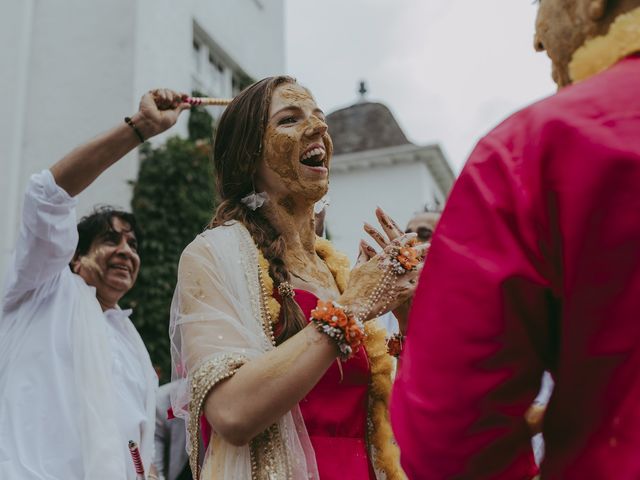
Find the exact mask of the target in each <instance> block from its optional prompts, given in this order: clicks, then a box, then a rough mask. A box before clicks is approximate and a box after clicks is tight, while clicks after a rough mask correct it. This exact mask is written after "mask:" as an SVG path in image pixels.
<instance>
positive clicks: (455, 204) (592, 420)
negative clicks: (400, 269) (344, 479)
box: [391, 0, 640, 480]
mask: <svg viewBox="0 0 640 480" xmlns="http://www.w3.org/2000/svg"><path fill="white" fill-rule="evenodd" d="M536 27H537V28H536V30H537V33H536V39H535V45H536V48H537V49H538V50H546V51H547V53H548V55H549V56H550V57H551V60H552V62H553V71H554V73H553V77H554V79H555V81H556V82H557V84H558V86H559V87H560V91H559V92H558V93H557V94H556V95H554V96H552V97H550V98H547V99H545V100H543V101H541V102H539V103H536V104H534V105H531V106H529V107H528V108H525V109H524V110H522V111H520V112H518V113H516V114H515V115H513V116H512V117H511V118H509V119H508V120H506V121H505V122H504V123H502V124H501V125H499V126H498V127H497V128H496V129H494V130H493V131H492V132H491V133H489V134H488V135H487V136H486V137H485V138H483V139H482V140H480V142H479V143H478V145H477V147H476V148H475V150H474V152H473V153H472V155H471V157H470V158H469V160H468V162H467V164H466V166H465V168H464V170H463V171H462V173H461V175H460V178H459V179H458V181H457V183H456V185H455V187H454V189H453V191H452V193H451V196H450V199H449V201H448V203H447V207H446V209H445V211H444V213H443V216H442V218H441V220H440V223H439V225H438V229H437V231H436V233H435V235H434V238H433V243H432V246H431V250H430V253H429V256H428V258H427V261H426V264H425V268H424V270H423V272H422V275H421V279H420V282H419V284H418V289H417V292H416V295H415V298H414V301H413V307H412V311H411V316H410V319H409V328H408V335H407V340H406V342H405V348H404V351H403V353H402V355H401V359H400V366H399V374H398V377H397V380H396V383H395V387H394V392H393V397H392V407H391V416H392V422H393V428H394V432H395V435H396V439H397V441H398V444H399V446H400V448H401V461H402V466H403V468H404V470H405V472H406V474H407V475H408V477H409V478H415V479H424V480H430V479H446V478H456V479H471V478H472V479H484V478H492V479H527V478H532V477H534V476H535V475H537V474H538V469H537V467H536V466H535V463H534V459H533V455H532V451H531V444H530V436H531V433H532V432H531V431H530V428H529V426H528V424H527V422H526V420H525V413H526V412H527V409H528V408H529V406H530V405H531V403H532V401H533V400H534V398H535V397H536V394H537V393H538V390H539V388H540V381H541V378H542V374H543V371H545V370H548V371H549V372H551V374H552V376H553V379H554V381H555V389H554V392H553V394H552V396H551V399H550V403H549V405H548V407H547V410H546V414H545V417H544V422H543V428H542V429H543V434H544V437H545V442H546V456H545V459H544V461H543V463H542V465H541V468H540V473H541V478H543V479H545V480H554V479H563V480H572V479H580V480H589V479H603V480H604V479H616V480H631V479H638V478H640V95H639V94H638V92H639V91H640V54H639V52H640V1H638V0H618V1H607V0H542V2H540V6H539V14H538V20H537V25H536Z"/></svg>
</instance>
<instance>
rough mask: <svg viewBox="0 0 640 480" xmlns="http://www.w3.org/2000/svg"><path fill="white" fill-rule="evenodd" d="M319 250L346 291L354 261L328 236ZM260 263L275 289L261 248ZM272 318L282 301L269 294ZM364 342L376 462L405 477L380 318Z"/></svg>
mask: <svg viewBox="0 0 640 480" xmlns="http://www.w3.org/2000/svg"><path fill="white" fill-rule="evenodd" d="M315 249H316V253H317V254H318V256H319V257H320V258H321V259H322V260H323V261H324V262H325V264H326V265H327V267H328V268H329V271H330V272H331V274H332V275H333V277H334V278H335V281H336V284H337V285H338V289H339V290H340V291H341V292H343V291H344V290H345V289H346V288H347V283H348V281H349V273H350V272H351V262H349V258H348V257H347V256H346V255H344V254H343V253H340V252H338V251H337V250H335V249H334V248H333V245H332V244H331V242H329V241H328V240H326V239H324V238H319V237H318V238H316V244H315ZM258 264H259V266H260V274H261V276H262V278H263V281H264V286H265V290H266V291H267V292H273V288H274V283H273V279H271V277H270V276H269V262H268V261H267V260H266V259H265V258H264V256H263V255H262V252H260V251H259V250H258ZM266 307H267V309H268V311H269V316H270V317H271V319H275V320H272V321H277V319H278V318H279V316H280V303H278V301H277V300H276V299H275V298H274V297H273V295H269V296H268V299H267V305H266ZM365 335H366V337H365V340H364V345H365V349H366V351H367V357H368V359H369V366H370V368H371V385H370V388H369V412H368V416H369V420H370V422H371V425H372V427H373V428H372V430H371V432H370V434H369V439H368V440H369V444H370V447H371V451H372V458H373V465H374V466H375V468H376V469H378V470H380V471H382V472H383V473H384V474H385V478H387V480H404V479H406V478H407V477H406V476H405V474H404V472H403V471H402V468H401V467H400V450H399V449H398V446H397V445H396V444H395V441H394V438H393V433H392V431H391V422H390V420H389V397H390V395H391V385H392V383H393V380H392V375H393V359H392V357H391V356H389V355H388V354H387V342H386V335H387V331H386V329H385V328H384V327H382V326H381V325H380V324H379V323H378V322H377V321H373V320H372V321H369V322H367V323H366V324H365Z"/></svg>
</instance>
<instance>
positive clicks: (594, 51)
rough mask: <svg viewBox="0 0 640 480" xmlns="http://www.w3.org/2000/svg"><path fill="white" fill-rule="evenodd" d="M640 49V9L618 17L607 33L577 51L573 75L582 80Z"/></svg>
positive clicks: (575, 79) (572, 66)
mask: <svg viewBox="0 0 640 480" xmlns="http://www.w3.org/2000/svg"><path fill="white" fill-rule="evenodd" d="M638 51H640V8H636V9H634V10H631V11H630V12H628V13H625V14H622V15H620V16H618V17H617V18H616V19H615V20H614V21H613V23H612V24H611V26H610V27H609V32H608V33H607V34H606V35H601V36H599V37H595V38H592V39H590V40H587V41H586V42H585V43H584V45H583V46H581V47H580V48H579V49H578V50H576V51H575V53H574V54H573V58H572V59H571V63H570V64H569V75H570V76H571V79H572V80H573V81H574V82H580V81H582V80H585V79H587V78H589V77H591V76H593V75H596V74H598V73H600V72H603V71H605V70H606V69H607V68H609V67H610V66H612V65H613V64H615V63H616V62H617V61H619V60H621V59H623V58H624V57H626V56H628V55H631V54H632V53H635V52H638Z"/></svg>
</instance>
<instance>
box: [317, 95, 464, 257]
mask: <svg viewBox="0 0 640 480" xmlns="http://www.w3.org/2000/svg"><path fill="white" fill-rule="evenodd" d="M327 123H328V125H329V132H330V133H331V138H332V139H333V144H334V156H333V161H332V164H331V184H330V187H329V195H330V198H331V204H330V206H329V207H328V210H327V216H326V226H327V232H328V235H329V236H330V237H331V240H332V241H333V242H334V243H335V244H336V247H337V248H338V249H340V250H341V251H343V252H345V253H346V254H348V255H349V257H350V258H351V259H352V260H355V259H356V257H357V253H358V242H359V240H360V239H365V240H366V241H368V242H369V243H372V241H370V240H371V239H370V238H369V236H368V235H367V234H366V233H365V232H364V230H363V224H364V222H368V223H370V224H371V225H374V226H376V227H378V228H379V225H378V222H377V220H376V217H375V213H374V211H375V209H376V207H378V206H379V207H381V208H382V209H383V210H384V211H385V212H387V213H388V214H389V215H391V217H392V218H393V219H394V220H396V222H397V223H398V224H399V225H400V226H401V227H402V228H404V226H405V225H406V224H407V222H408V221H409V219H410V218H411V217H412V216H413V215H414V214H415V213H417V212H419V211H422V210H424V208H425V206H429V207H430V208H433V207H434V206H437V207H440V208H441V207H443V206H444V203H445V201H446V198H447V196H448V194H449V191H450V189H451V186H452V185H453V181H454V178H455V177H454V174H453V172H452V170H451V167H450V166H449V163H448V162H447V160H446V158H445V157H444V154H443V152H442V150H441V149H440V147H439V146H438V145H426V146H419V145H414V144H413V143H411V142H410V141H409V140H408V139H407V138H406V136H405V134H404V132H403V131H402V129H401V128H400V126H399V125H398V123H397V122H396V120H395V118H394V117H393V115H392V114H391V112H390V111H389V109H388V108H387V107H386V106H384V105H383V104H381V103H374V102H366V101H360V102H358V103H356V104H354V105H352V106H350V107H347V108H343V109H341V110H337V111H335V112H332V113H331V114H329V115H328V116H327ZM379 229H380V228H379ZM374 246H376V247H377V245H374Z"/></svg>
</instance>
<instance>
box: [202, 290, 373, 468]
mask: <svg viewBox="0 0 640 480" xmlns="http://www.w3.org/2000/svg"><path fill="white" fill-rule="evenodd" d="M295 292H296V297H295V298H296V301H297V303H298V305H299V306H300V308H301V309H302V312H303V313H304V315H305V317H307V318H309V316H310V315H311V310H313V309H314V308H315V306H316V304H317V302H318V298H317V297H316V296H315V295H314V294H312V293H309V292H307V291H305V290H295ZM274 297H275V298H276V300H278V301H280V296H279V295H278V292H277V291H275V292H274ZM370 373H371V372H370V369H369V361H368V359H367V354H366V352H365V350H364V348H361V349H360V351H359V352H358V353H357V354H356V355H355V356H354V357H353V358H351V359H350V360H349V361H347V362H342V373H340V368H339V367H338V362H337V361H336V362H334V363H333V364H332V365H331V367H329V369H328V370H327V372H326V373H325V374H324V376H323V377H322V378H321V379H320V381H319V382H318V383H317V385H316V386H315V387H314V388H313V389H312V390H311V391H310V392H309V393H308V394H307V396H306V397H304V398H303V399H302V401H301V402H300V411H301V412H302V416H303V418H304V423H305V426H306V427H307V432H308V434H309V439H310V440H311V444H312V445H313V450H314V452H315V454H316V462H317V464H318V472H319V473H320V478H321V480H344V479H345V478H348V479H350V480H375V478H376V476H375V473H374V470H373V466H372V464H371V461H370V460H369V456H368V455H367V444H366V432H367V410H368V409H367V402H368V393H369V379H370V378H371V375H370ZM200 421H201V427H202V438H203V443H204V447H205V448H207V444H208V442H209V437H210V435H211V426H210V425H209V424H208V422H207V420H206V418H205V417H204V415H203V416H202V417H201V418H200Z"/></svg>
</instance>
